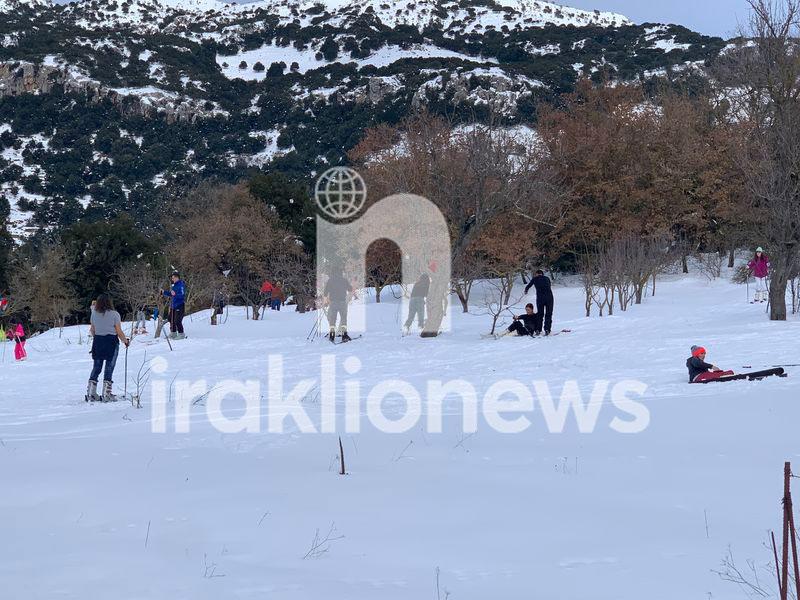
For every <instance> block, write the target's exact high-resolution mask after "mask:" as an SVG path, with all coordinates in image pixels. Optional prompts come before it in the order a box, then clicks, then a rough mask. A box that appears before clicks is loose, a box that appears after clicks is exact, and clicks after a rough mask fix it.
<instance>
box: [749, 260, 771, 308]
mask: <svg viewBox="0 0 800 600" xmlns="http://www.w3.org/2000/svg"><path fill="white" fill-rule="evenodd" d="M769 267H770V264H769V256H767V255H766V254H764V249H763V248H762V247H761V246H759V247H758V248H756V254H755V256H754V257H753V260H751V261H750V262H749V263H747V268H748V269H750V274H751V275H752V276H753V277H755V278H756V296H755V299H754V300H753V302H754V303H755V302H766V301H767V299H768V293H769V292H768V290H769V286H768V285H767V278H768V277H769Z"/></svg>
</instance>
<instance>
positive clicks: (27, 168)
mask: <svg viewBox="0 0 800 600" xmlns="http://www.w3.org/2000/svg"><path fill="white" fill-rule="evenodd" d="M0 17H1V18H0V206H3V205H4V203H5V200H7V201H8V202H9V205H10V209H11V213H12V214H11V223H10V225H11V228H12V232H13V234H14V235H15V237H18V238H22V237H24V236H26V235H29V234H31V233H35V232H36V231H38V230H40V229H41V228H42V227H50V226H53V227H55V226H68V225H69V224H71V223H74V222H75V221H76V220H77V219H79V218H80V217H81V216H84V215H87V214H94V215H97V214H100V215H101V216H102V218H112V216H113V215H115V214H117V213H118V211H120V210H125V211H126V212H129V213H130V214H131V216H132V217H133V218H134V219H135V220H136V221H137V222H142V221H144V220H146V218H147V215H148V214H151V213H153V212H154V211H152V210H151V208H149V207H152V204H153V203H156V202H160V196H161V195H162V194H165V195H168V194H169V190H170V188H171V187H172V186H173V185H187V184H188V183H189V182H196V179H197V177H198V174H200V176H201V177H203V178H209V179H219V180H224V181H238V180H240V179H241V178H242V177H243V176H244V175H245V172H246V170H247V168H248V167H249V166H252V165H258V166H263V167H265V168H271V169H277V170H280V171H283V172H286V173H303V174H307V173H315V172H317V173H318V172H321V171H322V170H324V169H325V168H327V167H328V166H329V165H336V164H341V163H343V162H345V161H346V155H347V152H348V151H349V150H351V149H352V148H353V147H354V146H355V144H357V143H358V141H359V140H360V139H361V136H362V135H363V132H364V130H365V129H368V128H370V127H373V126H375V125H377V124H379V123H389V124H394V123H398V122H400V121H402V120H403V118H405V117H406V116H408V115H409V114H413V113H414V112H416V111H417V110H419V109H421V108H426V109H428V110H429V111H431V112H433V113H435V114H444V115H447V116H448V118H449V119H452V120H453V121H454V122H456V123H469V122H473V121H480V122H487V121H490V120H491V121H494V122H503V123H508V124H509V125H512V126H517V125H526V126H533V125H534V124H535V120H536V106H537V105H538V104H539V103H540V102H545V103H548V102H552V101H553V100H554V99H555V98H556V97H557V96H558V95H559V94H562V93H565V92H569V91H571V90H572V89H573V87H574V84H575V82H576V81H577V80H578V79H580V78H584V77H592V78H594V79H595V80H598V81H599V80H601V79H602V78H606V77H607V78H609V79H612V80H615V81H639V80H641V79H642V78H645V79H650V78H652V77H660V78H666V79H670V78H674V77H677V78H683V77H690V76H693V74H694V73H696V72H697V73H699V76H700V77H703V75H702V72H703V69H704V68H705V65H706V64H710V62H712V61H713V60H714V58H715V57H716V56H717V55H718V53H719V52H720V51H721V50H722V49H723V48H724V47H725V41H723V40H722V39H719V38H713V37H708V36H704V35H700V34H698V33H695V32H692V31H690V30H688V29H686V28H684V27H681V26H679V25H664V26H662V25H653V24H647V25H636V24H633V23H631V22H630V21H629V20H628V19H626V18H625V17H623V16H621V15H617V14H614V13H607V12H602V11H584V10H578V9H574V8H570V7H567V6H561V5H560V4H555V3H550V2H544V1H542V0H482V1H481V2H473V1H472V0H258V1H256V2H248V3H239V4H237V3H224V2H218V1H217V0H77V1H74V2H70V3H66V4H64V3H53V2H50V1H49V0H0ZM21 115H23V116H24V118H23V117H22V116H21ZM498 120H499V121H498ZM264 131H270V132H274V135H272V136H270V137H269V139H268V140H267V139H264V137H263V136H261V135H260V132H264ZM133 140H138V141H137V142H136V143H134V141H133ZM93 218H94V217H93Z"/></svg>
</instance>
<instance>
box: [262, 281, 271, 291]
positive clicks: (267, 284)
mask: <svg viewBox="0 0 800 600" xmlns="http://www.w3.org/2000/svg"><path fill="white" fill-rule="evenodd" d="M272 289H273V288H272V284H271V283H270V282H269V281H265V282H264V283H262V284H261V293H262V294H269V293H270V292H272Z"/></svg>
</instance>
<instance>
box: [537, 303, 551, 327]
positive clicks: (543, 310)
mask: <svg viewBox="0 0 800 600" xmlns="http://www.w3.org/2000/svg"><path fill="white" fill-rule="evenodd" d="M535 324H536V333H542V325H543V324H544V332H545V333H550V331H551V330H552V328H553V298H552V297H550V298H536V323H535Z"/></svg>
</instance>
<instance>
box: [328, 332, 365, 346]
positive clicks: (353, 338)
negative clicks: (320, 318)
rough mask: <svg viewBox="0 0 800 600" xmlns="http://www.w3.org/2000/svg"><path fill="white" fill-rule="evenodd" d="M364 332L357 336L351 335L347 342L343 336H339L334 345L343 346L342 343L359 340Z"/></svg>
mask: <svg viewBox="0 0 800 600" xmlns="http://www.w3.org/2000/svg"><path fill="white" fill-rule="evenodd" d="M362 335H363V334H359V335H356V336H353V337H351V338H350V339H349V340H348V341H347V342H345V341H343V340H342V338H341V337H339V338H337V339H336V340H334V341H333V345H334V346H341V345H342V344H347V343H348V342H352V341H353V340H357V339H359V338H361V337H362Z"/></svg>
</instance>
